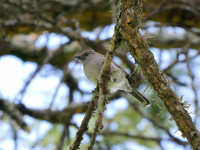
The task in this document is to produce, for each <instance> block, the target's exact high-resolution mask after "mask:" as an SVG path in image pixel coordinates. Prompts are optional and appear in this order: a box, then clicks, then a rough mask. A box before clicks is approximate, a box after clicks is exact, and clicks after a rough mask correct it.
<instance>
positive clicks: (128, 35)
mask: <svg viewBox="0 0 200 150" xmlns="http://www.w3.org/2000/svg"><path fill="white" fill-rule="evenodd" d="M120 8H121V10H122V14H121V20H122V22H121V26H120V28H121V30H120V31H121V35H122V37H123V39H124V40H125V42H126V44H127V45H128V47H129V50H130V53H131V55H132V56H133V57H134V58H135V60H136V62H137V63H138V64H139V66H140V67H141V70H142V73H143V75H144V76H145V77H146V79H147V80H148V82H149V83H150V84H151V85H152V87H153V88H154V90H155V91H156V92H157V94H158V96H159V97H160V98H161V99H162V100H163V101H164V104H165V106H166V108H167V110H168V111H169V113H170V114H171V116H172V118H173V119H174V121H175V122H176V125H177V126H178V128H179V130H180V131H181V132H182V136H184V137H186V138H187V140H188V142H189V143H190V145H191V147H192V148H193V149H195V150H198V149H199V147H200V133H199V131H198V130H197V128H196V127H195V125H194V123H193V122H192V119H191V117H190V115H189V114H188V112H187V110H186V109H185V108H184V103H181V99H180V98H179V97H178V96H177V95H176V94H175V93H174V91H173V90H172V89H171V87H170V83H169V82H170V81H169V80H168V79H167V77H166V76H165V75H164V73H163V71H162V70H160V68H159V66H158V64H157V63H156V61H155V59H154V57H153V54H152V53H151V52H150V51H149V50H148V48H149V47H148V43H147V42H146V40H145V38H144V37H143V36H141V34H140V32H139V28H140V27H141V10H142V9H141V8H142V0H136V1H135V2H133V1H132V0H126V1H125V0H122V3H121V6H120Z"/></svg>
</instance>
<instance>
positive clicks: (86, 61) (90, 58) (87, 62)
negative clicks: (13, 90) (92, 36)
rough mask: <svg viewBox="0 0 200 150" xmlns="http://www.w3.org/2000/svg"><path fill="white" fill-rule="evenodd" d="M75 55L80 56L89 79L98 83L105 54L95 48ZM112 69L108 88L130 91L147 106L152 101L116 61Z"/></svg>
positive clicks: (112, 90)
mask: <svg viewBox="0 0 200 150" xmlns="http://www.w3.org/2000/svg"><path fill="white" fill-rule="evenodd" d="M74 57H75V58H78V59H79V60H80V61H81V63H82V65H83V70H84V73H85V75H86V77H87V78H88V80H90V81H91V82H92V83H93V84H94V85H96V83H97V80H98V79H99V75H100V73H101V68H102V65H103V61H104V59H105V56H104V55H102V54H100V53H97V52H95V51H94V50H85V51H83V52H82V53H81V54H80V55H79V56H74ZM110 69H111V73H110V81H109V83H108V88H109V90H110V91H111V92H115V91H117V90H123V91H126V92H127V93H129V94H130V95H131V96H133V97H134V98H135V99H137V100H138V101H140V102H141V103H142V104H144V105H145V106H147V105H149V104H150V101H149V100H148V99H147V98H146V97H144V96H143V95H142V94H141V93H139V92H138V91H137V90H136V89H135V88H134V87H133V79H132V78H131V77H130V75H129V74H128V73H126V72H125V71H124V70H123V69H121V68H120V67H119V66H118V65H117V64H115V63H114V62H112V63H111V65H110Z"/></svg>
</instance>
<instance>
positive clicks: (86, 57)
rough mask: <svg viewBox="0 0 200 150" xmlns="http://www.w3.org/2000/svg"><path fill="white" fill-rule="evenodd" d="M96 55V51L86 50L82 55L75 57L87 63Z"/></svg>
mask: <svg viewBox="0 0 200 150" xmlns="http://www.w3.org/2000/svg"><path fill="white" fill-rule="evenodd" d="M95 54H96V52H95V51H94V50H85V51H83V52H82V53H81V54H80V55H78V56H74V57H75V58H78V59H79V60H80V61H81V62H85V61H88V60H91V59H92V58H93V57H94V55H95Z"/></svg>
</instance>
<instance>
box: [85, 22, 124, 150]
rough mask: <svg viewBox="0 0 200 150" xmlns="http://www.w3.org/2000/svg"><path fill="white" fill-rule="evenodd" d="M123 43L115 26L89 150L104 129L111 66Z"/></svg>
mask: <svg viewBox="0 0 200 150" xmlns="http://www.w3.org/2000/svg"><path fill="white" fill-rule="evenodd" d="M120 42H121V38H120V36H119V32H118V26H117V25H116V26H115V31H114V35H113V38H112V41H111V44H110V48H109V50H108V51H107V53H106V57H105V60H104V63H103V66H102V69H101V74H100V77H99V104H98V113H97V119H96V122H95V128H94V132H93V135H92V138H91V142H90V146H89V147H88V150H93V147H94V143H95V139H96V136H97V134H98V132H99V130H100V129H102V128H103V125H102V118H103V112H104V111H105V110H106V108H105V106H106V104H107V103H108V99H107V93H108V88H107V83H108V81H109V74H110V64H111V62H112V58H113V56H114V53H115V51H116V49H117V48H118V47H119V45H120Z"/></svg>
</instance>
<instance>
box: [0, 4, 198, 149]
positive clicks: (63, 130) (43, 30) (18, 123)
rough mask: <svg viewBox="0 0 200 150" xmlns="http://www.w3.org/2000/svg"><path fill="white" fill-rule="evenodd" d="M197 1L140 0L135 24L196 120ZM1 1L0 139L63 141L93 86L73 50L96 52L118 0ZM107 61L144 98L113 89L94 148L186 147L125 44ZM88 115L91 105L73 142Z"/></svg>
mask: <svg viewBox="0 0 200 150" xmlns="http://www.w3.org/2000/svg"><path fill="white" fill-rule="evenodd" d="M199 6H200V2H199V1H198V0H191V1H187V0H168V1H167V0H151V1H145V2H144V4H143V13H144V14H143V16H144V17H143V20H142V21H143V27H144V30H143V31H141V33H142V34H143V35H144V36H145V38H146V39H147V41H148V42H149V46H150V50H151V51H152V52H153V54H154V56H155V58H156V60H157V63H158V64H159V66H160V67H161V68H162V70H164V72H165V73H166V75H168V77H169V78H170V79H171V86H172V87H173V89H174V90H175V91H176V92H177V94H178V95H179V96H180V97H182V100H183V101H185V103H188V111H189V112H190V113H191V116H192V118H193V120H194V122H195V124H196V125H198V124H199V123H200V122H199V121H200V120H199V94H198V93H199V92H200V90H199V89H200V86H199V83H200V81H199V78H200V72H199V70H200V64H199V61H198V60H199V58H200V56H199V48H200V30H199V28H200V19H199V18H200V8H199ZM0 8H1V9H0V18H1V19H0V33H1V34H0V56H1V57H0V68H1V74H0V109H1V124H0V126H1V127H0V128H1V131H2V132H1V133H0V137H1V138H0V148H1V149H16V150H17V149H57V150H61V149H68V148H69V146H70V145H71V143H72V142H73V139H74V137H75V133H76V131H77V128H78V127H79V125H80V122H81V119H82V118H83V114H84V112H85V111H86V109H87V106H88V102H89V101H90V99H91V95H92V94H91V91H92V90H93V88H94V86H92V85H91V84H90V83H89V82H88V81H87V80H86V79H85V76H84V75H83V72H82V69H81V66H80V63H78V62H77V60H75V59H74V57H73V56H74V55H77V54H79V53H81V51H82V50H85V49H94V50H96V51H98V52H100V53H102V54H105V52H106V49H107V48H108V46H109V43H110V38H111V36H112V34H113V28H114V25H115V22H116V15H117V4H116V2H115V1H110V2H109V1H106V0H73V1H71V0H65V1H62V0H55V1H53V0H51V1H47V0H44V1H41V0H33V1H31V0H3V1H0ZM114 61H115V62H116V63H118V64H119V65H120V66H122V67H123V68H124V69H125V70H126V71H127V72H129V73H131V74H133V76H134V78H135V80H136V81H137V82H136V83H135V86H136V87H138V90H140V91H141V92H143V93H144V94H145V95H146V96H147V97H148V98H149V99H151V101H152V105H151V106H150V107H148V108H144V107H143V106H142V105H141V104H139V103H137V102H135V101H132V100H129V97H128V95H126V94H124V93H123V92H122V91H119V92H117V93H114V94H112V96H111V97H110V101H111V102H110V103H109V104H108V106H107V110H106V112H105V116H104V120H103V124H104V128H103V130H102V131H101V132H100V135H99V136H98V138H97V143H96V145H95V149H99V150H100V149H103V150H104V149H105V150H109V149H113V150H117V149H124V150H126V149H127V150H130V149H155V150H157V149H163V150H165V149H172V148H176V149H180V150H184V149H189V146H188V144H187V142H186V140H185V139H184V138H183V137H181V134H180V132H179V131H178V130H177V127H176V126H175V124H174V122H173V119H171V118H170V116H169V114H168V113H167V111H166V109H165V107H164V105H163V104H162V101H161V100H159V98H158V97H157V96H156V94H155V93H154V91H153V90H152V88H151V87H150V86H149V85H148V83H146V82H145V81H144V79H143V77H142V75H141V73H140V68H139V67H137V64H136V63H135V61H134V60H133V59H132V58H131V57H130V55H129V53H128V50H127V47H126V45H125V44H124V45H122V46H121V47H120V48H119V49H118V50H117V53H116V57H115V58H114ZM144 91H145V92H144ZM94 121H95V114H94V117H93V118H92V120H91V121H90V126H89V130H88V132H87V134H85V135H84V141H83V142H82V145H81V149H87V146H88V142H89V138H90V136H91V133H92V131H93V127H94ZM197 127H198V126H197Z"/></svg>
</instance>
